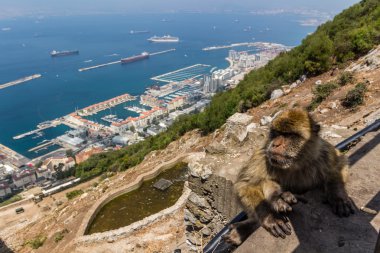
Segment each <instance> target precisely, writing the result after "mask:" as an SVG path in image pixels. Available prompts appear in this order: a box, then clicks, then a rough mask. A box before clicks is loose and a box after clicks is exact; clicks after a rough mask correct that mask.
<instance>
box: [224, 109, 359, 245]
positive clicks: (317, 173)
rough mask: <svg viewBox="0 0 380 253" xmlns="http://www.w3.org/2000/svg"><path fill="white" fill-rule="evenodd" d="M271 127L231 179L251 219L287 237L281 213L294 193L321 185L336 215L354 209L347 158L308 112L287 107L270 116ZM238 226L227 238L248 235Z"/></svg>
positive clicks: (236, 240) (237, 240)
mask: <svg viewBox="0 0 380 253" xmlns="http://www.w3.org/2000/svg"><path fill="white" fill-rule="evenodd" d="M270 131H271V133H270V137H269V139H268V141H267V143H266V145H265V146H264V147H263V148H262V149H260V150H258V151H257V152H256V154H255V155H254V156H253V157H252V159H251V161H250V163H249V165H248V166H246V167H245V168H243V169H242V171H241V172H240V174H239V176H238V180H237V182H236V184H235V190H236V192H237V195H238V198H239V200H240V202H241V204H242V206H243V207H244V209H245V211H246V212H247V214H248V217H249V220H250V222H252V221H255V222H259V224H261V225H262V226H263V227H264V228H265V229H267V230H268V231H269V232H270V233H271V234H272V235H274V236H276V237H278V236H280V237H282V238H285V236H286V235H289V234H290V233H291V228H290V226H289V224H288V219H287V217H286V215H285V214H286V212H289V211H291V210H292V208H291V205H292V204H295V203H296V202H297V199H296V198H295V197H294V195H293V193H294V194H296V193H297V194H298V193H304V192H306V191H308V190H311V189H315V188H322V189H323V190H324V192H325V194H326V197H327V200H328V202H329V203H330V205H331V207H332V209H333V211H334V213H336V214H337V215H339V216H348V215H349V214H350V213H353V205H352V203H351V200H350V199H349V197H348V195H347V193H346V190H345V182H346V174H347V167H348V166H347V161H346V158H345V156H344V155H342V154H341V153H340V152H339V151H337V150H336V149H335V148H334V147H333V146H332V145H331V144H329V143H328V142H326V141H325V140H323V139H321V138H320V137H319V135H318V132H319V125H318V124H316V123H315V122H314V121H313V119H312V118H311V117H310V115H309V114H308V112H306V111H304V110H301V109H292V110H289V111H285V112H283V113H281V114H280V115H279V116H278V117H277V118H276V119H275V120H274V121H273V122H272V126H271V130H270ZM246 223H247V222H245V224H246ZM238 227H239V224H235V225H234V226H233V228H232V232H231V233H230V235H229V236H227V237H226V240H227V241H228V242H231V243H234V244H240V243H241V241H242V240H243V239H245V238H246V237H247V235H242V234H239V233H238V232H239V229H238Z"/></svg>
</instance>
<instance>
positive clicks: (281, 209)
mask: <svg viewBox="0 0 380 253" xmlns="http://www.w3.org/2000/svg"><path fill="white" fill-rule="evenodd" d="M270 205H271V206H272V209H273V211H275V212H276V213H286V212H291V211H292V207H291V206H290V203H288V202H287V201H286V200H284V199H283V198H282V197H281V196H280V197H276V198H274V199H273V200H272V201H271V202H270Z"/></svg>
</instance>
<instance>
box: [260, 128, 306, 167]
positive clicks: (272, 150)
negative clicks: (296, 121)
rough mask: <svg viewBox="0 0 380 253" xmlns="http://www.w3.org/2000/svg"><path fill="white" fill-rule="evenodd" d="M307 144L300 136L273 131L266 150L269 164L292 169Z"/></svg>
mask: <svg viewBox="0 0 380 253" xmlns="http://www.w3.org/2000/svg"><path fill="white" fill-rule="evenodd" d="M306 142H307V140H306V139H304V138H303V137H302V136H300V135H298V134H295V133H281V132H277V131H275V130H271V133H270V138H269V143H268V144H267V149H266V155H267V158H268V162H269V163H270V164H271V165H272V166H273V167H277V168H280V169H290V168H291V167H292V164H294V163H295V160H296V159H297V158H298V157H299V155H300V153H301V150H302V147H303V146H304V144H305V143H306Z"/></svg>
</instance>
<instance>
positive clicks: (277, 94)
mask: <svg viewBox="0 0 380 253" xmlns="http://www.w3.org/2000/svg"><path fill="white" fill-rule="evenodd" d="M283 95H284V92H283V91H282V90H281V89H277V90H274V91H272V93H271V94H270V99H277V98H279V97H282V96H283Z"/></svg>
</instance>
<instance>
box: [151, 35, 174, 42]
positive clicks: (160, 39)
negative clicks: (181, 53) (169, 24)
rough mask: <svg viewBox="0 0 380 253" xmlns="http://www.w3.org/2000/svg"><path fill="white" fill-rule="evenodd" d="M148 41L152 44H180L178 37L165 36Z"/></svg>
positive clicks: (154, 37)
mask: <svg viewBox="0 0 380 253" xmlns="http://www.w3.org/2000/svg"><path fill="white" fill-rule="evenodd" d="M148 41H150V42H179V38H178V37H172V36H170V35H165V36H162V37H158V36H153V37H151V38H149V39H148Z"/></svg>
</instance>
